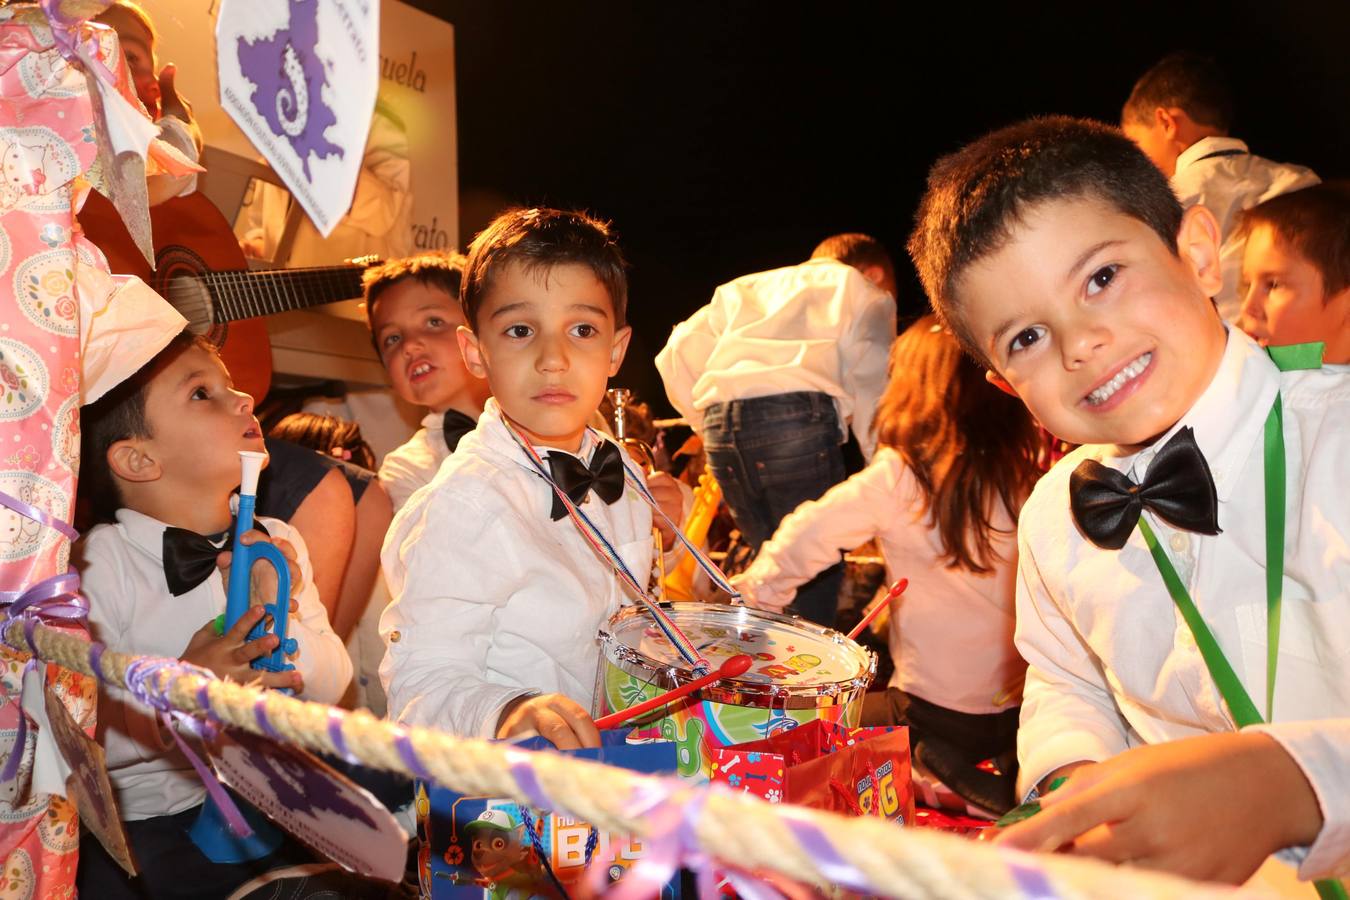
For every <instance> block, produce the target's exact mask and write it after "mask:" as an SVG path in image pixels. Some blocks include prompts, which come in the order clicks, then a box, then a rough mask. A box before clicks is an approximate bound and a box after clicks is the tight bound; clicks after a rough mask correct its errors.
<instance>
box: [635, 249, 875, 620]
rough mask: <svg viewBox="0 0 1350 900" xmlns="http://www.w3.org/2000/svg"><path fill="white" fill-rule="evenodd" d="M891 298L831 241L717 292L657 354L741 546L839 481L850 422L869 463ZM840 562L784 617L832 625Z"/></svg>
mask: <svg viewBox="0 0 1350 900" xmlns="http://www.w3.org/2000/svg"><path fill="white" fill-rule="evenodd" d="M894 298H895V270H894V267H893V265H892V263H891V259H890V255H889V254H888V253H887V252H886V250H885V248H884V247H882V246H881V244H880V243H879V242H878V241H877V240H876V239H874V238H871V237H868V236H867V235H864V234H841V235H835V236H834V237H831V238H827V239H825V240H824V241H822V242H821V244H820V246H818V247H817V248H816V250H815V252H813V253H812V258H811V259H810V260H809V261H808V262H805V263H802V264H801V265H797V266H788V267H786V268H782V269H774V270H773V271H770V272H758V273H755V274H753V275H744V276H742V277H740V278H737V279H736V280H735V281H732V282H730V283H728V284H724V285H722V286H721V287H719V288H718V289H717V290H716V292H714V294H713V297H712V301H711V302H710V303H709V304H708V305H707V306H705V307H703V308H702V309H700V310H699V311H698V312H696V313H694V315H692V316H690V317H689V318H688V319H687V320H685V321H684V322H681V323H680V324H678V325H676V326H675V328H674V329H673V330H672V331H671V334H670V340H669V341H667V342H666V346H665V348H664V349H662V350H661V352H660V353H659V354H658V355H657V357H656V368H657V370H658V371H660V373H661V379H662V381H664V382H665V388H666V395H667V396H668V397H669V398H670V402H671V405H672V406H674V407H675V408H676V409H677V410H679V412H680V415H682V416H684V417H685V419H686V420H687V421H688V422H689V425H690V427H691V428H693V429H694V431H696V432H697V433H698V434H699V436H700V437H701V438H702V439H703V446H704V449H705V450H706V451H707V454H708V466H709V468H710V469H711V470H712V473H713V476H714V477H716V479H717V483H718V484H719V485H720V486H721V488H722V495H723V497H724V498H725V500H726V503H727V506H728V507H729V508H730V509H731V513H732V515H733V516H734V517H735V519H736V526H737V527H738V528H739V529H740V531H741V534H742V536H743V537H744V538H745V540H746V543H748V544H749V545H750V547H751V549H754V550H758V549H759V546H760V544H762V543H764V541H766V540H768V539H769V536H770V535H771V534H773V530H774V529H775V528H776V527H777V526H778V523H779V522H780V521H782V518H783V516H785V515H787V514H788V513H790V512H791V511H792V510H794V509H795V508H796V507H797V506H798V504H800V503H802V502H804V501H806V500H814V499H816V498H817V497H819V496H820V495H821V494H823V493H825V491H827V490H829V489H830V488H831V487H833V486H834V485H836V484H838V483H839V482H841V481H843V480H844V478H845V477H846V475H847V472H846V470H845V463H844V451H843V444H844V442H845V441H847V440H848V432H849V428H850V427H852V430H853V434H854V435H855V436H856V437H857V439H858V446H859V447H860V448H861V450H862V453H863V457H864V458H865V459H868V460H870V459H871V458H872V450H873V446H874V439H873V436H872V429H871V427H870V426H871V422H872V413H873V411H874V410H875V409H876V404H877V400H878V399H879V398H880V397H881V392H882V390H883V389H884V388H885V387H886V354H887V352H888V351H889V349H890V346H891V343H892V341H894V340H895V299H894ZM840 562H841V561H840V560H835V563H836V564H835V565H834V566H832V567H830V568H829V569H828V570H826V571H825V572H823V573H822V574H820V575H818V576H817V577H816V579H814V580H813V581H812V582H811V583H810V584H809V585H804V586H803V588H802V589H801V590H800V591H798V592H797V596H796V598H795V601H794V606H793V612H795V613H797V614H799V615H801V616H803V617H804V618H808V619H811V620H812V621H814V622H819V623H820V624H822V625H833V624H834V615H835V610H836V607H837V605H838V596H839V586H840V584H841V583H842V581H843V566H842V565H840Z"/></svg>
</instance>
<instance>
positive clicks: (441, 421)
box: [422, 412, 445, 431]
mask: <svg viewBox="0 0 1350 900" xmlns="http://www.w3.org/2000/svg"><path fill="white" fill-rule="evenodd" d="M422 427H423V428H425V429H426V430H427V431H440V430H441V429H442V428H444V427H445V413H438V412H429V413H427V414H426V415H425V416H423V417H422Z"/></svg>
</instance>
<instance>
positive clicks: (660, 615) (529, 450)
mask: <svg viewBox="0 0 1350 900" xmlns="http://www.w3.org/2000/svg"><path fill="white" fill-rule="evenodd" d="M502 424H503V425H505V426H506V430H507V433H509V434H510V435H511V438H512V439H513V440H514V441H515V442H516V444H517V445H519V446H520V449H521V451H522V452H524V454H525V456H526V458H528V459H529V460H530V462H531V464H533V466H534V472H535V474H536V475H538V476H539V477H540V478H542V479H543V480H544V482H545V483H546V484H548V485H549V487H550V488H552V489H553V492H554V494H555V496H557V498H558V500H559V501H560V502H561V503H562V505H563V507H564V508H565V509H566V510H567V514H568V516H569V517H570V518H571V520H572V523H573V524H574V525H576V527H577V530H578V531H580V532H581V535H582V537H584V538H585V539H586V541H587V543H589V544H590V545H591V547H592V548H593V549H594V550H595V552H596V553H597V554H598V555H599V556H600V557H601V558H602V559H604V560H605V561H606V562H608V563H609V565H610V568H612V569H613V570H614V573H615V574H616V575H618V577H619V580H620V581H622V582H623V583H624V584H626V585H628V588H629V590H631V591H632V592H633V594H634V595H635V596H636V597H638V599H639V600H641V602H642V604H643V605H644V606H646V607H647V609H648V610H649V611H650V612H651V614H652V616H653V618H654V619H655V620H656V624H657V625H658V626H659V627H660V629H661V631H662V632H664V633H665V635H666V638H667V639H668V640H669V641H670V642H671V644H672V645H673V646H674V647H675V649H676V650H677V651H679V654H680V656H682V657H683V658H684V660H685V661H686V662H687V663H689V665H690V666H691V667H693V670H694V672H695V673H697V674H699V675H706V674H707V673H708V672H710V671H711V666H710V665H709V664H708V661H707V659H705V658H704V656H703V654H702V653H701V652H700V651H699V648H698V647H696V646H695V645H694V642H693V641H691V640H689V637H688V636H687V635H686V634H685V633H684V632H683V631H681V630H680V628H679V626H678V625H676V624H675V621H674V620H673V619H671V617H670V616H669V614H668V613H667V612H666V611H665V610H664V609H662V608H661V604H660V602H659V601H658V600H657V599H656V598H655V597H653V596H652V595H651V594H650V593H648V591H647V589H646V588H645V587H643V586H642V585H641V584H640V583H639V582H638V580H637V579H636V578H635V577H634V576H633V573H632V572H631V571H629V569H628V565H627V564H626V563H625V562H624V561H623V558H622V557H621V556H619V553H618V551H617V550H615V549H614V545H613V544H611V543H610V541H609V539H608V538H606V537H605V535H604V534H603V533H602V532H601V531H600V529H599V528H597V527H596V526H595V523H594V522H592V521H591V520H590V518H589V517H588V516H587V515H586V514H585V513H584V512H582V511H581V510H580V509H578V508H577V505H576V504H575V503H573V502H572V499H571V498H570V497H568V496H567V492H566V491H564V490H563V489H562V488H560V487H558V485H557V484H556V483H555V482H554V481H553V478H552V476H551V475H550V474H549V470H548V466H546V465H545V464H544V460H543V459H542V458H541V457H540V456H539V453H538V452H537V451H536V450H535V449H534V447H532V446H531V445H530V443H529V442H528V441H526V440H525V439H524V438H522V437H521V436H520V434H519V433H518V432H517V431H516V429H515V426H514V425H512V424H511V423H510V422H509V421H508V420H507V419H506V418H505V417H503V418H502ZM587 433H588V434H590V435H591V436H592V437H593V438H594V439H595V440H598V441H599V440H604V438H602V437H600V436H599V435H598V434H596V433H595V432H594V431H593V430H591V429H587ZM622 462H623V471H624V481H625V482H626V483H627V484H628V486H629V487H630V488H631V489H633V490H635V491H637V492H638V496H640V497H642V499H643V500H645V501H646V503H647V505H648V506H650V507H651V508H652V511H653V514H655V515H659V516H661V518H663V519H665V521H666V522H667V523H669V525H670V526H671V528H673V529H674V531H675V535H676V537H677V538H678V539H679V540H680V542H681V543H682V544H683V545H684V546H685V548H686V549H687V550H688V551H689V552H690V554H692V555H693V557H694V559H695V560H697V561H698V563H699V565H700V566H702V568H703V570H704V571H705V572H707V573H708V576H709V577H710V578H711V579H712V581H713V583H714V584H715V585H717V586H718V587H719V588H721V589H722V590H723V591H725V592H726V593H727V594H729V595H730V596H731V599H732V602H734V603H739V602H740V594H739V593H738V592H737V591H736V590H735V589H734V588H732V586H731V583H730V582H728V581H727V578H726V576H725V575H723V574H722V571H721V570H720V569H718V568H717V565H716V564H715V563H714V562H713V561H712V560H710V559H708V557H707V555H706V554H705V553H703V552H702V551H701V550H699V549H698V548H697V547H695V546H694V544H693V543H692V542H690V541H689V539H688V538H686V537H685V536H684V533H683V532H682V531H680V528H679V526H678V525H676V524H675V523H674V522H672V521H671V520H670V517H669V516H667V515H666V514H665V511H664V510H662V509H661V507H660V505H659V504H658V503H657V502H656V498H655V497H653V496H652V494H651V491H650V490H648V489H647V485H646V483H645V482H644V480H643V479H642V478H641V477H639V476H638V475H637V474H636V473H635V472H634V471H633V467H632V465H631V464H630V463H629V462H628V461H627V460H622Z"/></svg>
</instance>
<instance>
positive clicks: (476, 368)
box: [455, 325, 488, 378]
mask: <svg viewBox="0 0 1350 900" xmlns="http://www.w3.org/2000/svg"><path fill="white" fill-rule="evenodd" d="M455 340H457V341H459V354H460V356H463V357H464V368H466V369H468V370H469V374H470V375H472V376H474V377H475V378H487V377H488V372H487V366H485V365H483V348H482V347H480V346H479V345H478V335H476V334H474V333H473V329H471V328H469V326H468V325H461V326H459V327H458V328H456V329H455Z"/></svg>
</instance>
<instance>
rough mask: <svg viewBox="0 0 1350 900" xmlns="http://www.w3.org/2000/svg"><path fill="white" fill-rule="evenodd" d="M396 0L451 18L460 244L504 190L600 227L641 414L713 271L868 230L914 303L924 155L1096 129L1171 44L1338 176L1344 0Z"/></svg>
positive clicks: (1274, 148) (1349, 170)
mask: <svg viewBox="0 0 1350 900" xmlns="http://www.w3.org/2000/svg"><path fill="white" fill-rule="evenodd" d="M413 5H415V6H418V7H420V8H422V9H424V10H426V11H427V12H431V13H433V14H435V15H437V16H439V17H441V18H443V19H445V20H447V21H449V22H451V23H452V24H453V25H454V26H455V29H456V33H455V43H456V47H455V51H456V58H457V63H456V79H457V93H458V103H459V110H458V112H459V121H458V128H459V169H460V190H461V211H460V212H461V215H460V218H461V227H460V234H461V239H462V240H464V241H466V242H467V240H468V239H469V238H470V237H471V236H472V235H473V233H474V232H476V231H477V230H478V229H479V228H481V227H482V226H483V225H484V224H486V221H487V219H488V218H489V217H490V216H491V215H492V214H493V213H494V212H496V211H497V209H499V208H500V207H501V206H503V205H506V204H507V203H525V204H530V205H534V204H548V205H555V206H579V207H584V208H586V209H589V210H591V211H592V212H594V213H596V214H598V215H600V216H602V217H604V218H607V219H611V220H613V222H614V224H615V226H616V228H617V229H618V231H619V234H620V240H621V243H622V245H623V247H624V249H625V252H626V253H627V255H628V258H629V261H630V262H631V264H632V272H631V293H630V298H631V299H630V311H629V318H630V321H631V323H632V324H633V326H634V330H635V337H634V341H633V345H632V347H631V348H630V350H629V355H628V361H627V362H626V363H625V365H624V369H623V371H621V372H620V374H619V376H618V378H616V379H615V381H614V383H615V384H616V385H622V386H627V387H632V388H634V389H636V390H637V391H638V393H639V394H640V395H641V396H642V397H643V398H644V399H647V400H649V401H655V402H654V403H653V405H654V406H656V407H658V408H659V409H660V410H661V411H668V409H669V407H668V406H667V404H666V401H665V398H664V394H663V392H662V390H661V387H660V381H659V379H658V377H657V375H656V371H655V369H654V368H653V367H652V365H651V359H652V357H653V356H654V355H655V353H656V352H657V350H659V349H660V347H661V346H662V345H663V344H664V342H665V339H666V337H667V335H668V334H669V332H670V328H671V326H672V325H673V324H674V323H676V322H678V321H680V320H681V319H683V318H685V317H686V316H688V315H689V314H690V313H692V312H693V311H694V310H695V309H697V308H698V307H699V306H701V305H702V304H704V303H705V302H707V299H708V298H709V297H710V296H711V293H712V291H713V289H714V288H715V287H716V286H717V285H718V284H720V283H722V282H724V281H728V280H730V279H732V278H734V277H736V276H738V275H742V274H745V273H748V272H754V271H759V270H762V269H768V268H773V267H776V266H780V265H788V264H790V263H793V262H797V261H800V260H802V259H805V258H806V256H807V255H808V254H809V252H810V250H811V248H812V247H813V246H814V245H815V244H816V242H817V241H819V239H820V238H822V237H824V236H826V235H829V234H833V233H835V232H840V231H865V232H868V233H871V234H873V235H875V236H877V237H878V238H880V239H881V240H883V241H884V242H885V243H886V245H887V246H888V247H889V248H890V250H891V252H892V254H893V255H894V256H895V258H896V261H897V266H898V268H899V271H900V276H901V277H900V281H901V284H900V293H901V297H900V309H901V314H902V317H904V316H912V315H915V314H917V313H918V312H921V311H922V310H923V309H924V308H925V307H926V301H925V300H924V299H923V297H922V295H921V294H920V292H919V287H918V282H917V280H916V279H914V277H913V274H912V269H911V267H910V265H909V261H908V258H907V257H906V256H905V254H904V242H905V239H906V236H907V234H908V231H909V226H910V222H911V218H912V216H913V211H914V207H915V206H916V204H917V201H918V198H919V195H920V193H921V191H922V187H923V180H924V177H925V173H926V171H927V168H928V166H929V165H930V164H931V163H932V162H933V160H934V159H936V158H937V157H938V156H939V155H941V154H943V153H947V152H950V151H952V150H954V149H956V148H957V147H959V146H960V145H961V144H963V143H964V142H966V141H968V140H970V139H972V138H974V137H976V136H978V135H979V134H981V133H983V132H985V131H987V130H989V129H990V128H993V127H996V126H999V125H1002V124H1006V123H1008V122H1012V121H1015V120H1017V119H1020V118H1023V117H1026V116H1029V115H1034V114H1042V113H1069V114H1074V115H1082V116H1089V117H1093V118H1100V119H1105V120H1107V121H1111V122H1115V121H1116V120H1117V119H1118V117H1119V111H1120V106H1121V104H1122V103H1123V102H1124V100H1125V97H1126V96H1127V95H1128V93H1129V89H1130V86H1131V85H1132V83H1133V82H1134V79H1135V78H1136V77H1138V75H1139V74H1140V73H1141V72H1142V71H1143V70H1144V69H1145V68H1147V67H1148V66H1149V65H1150V64H1151V63H1152V62H1154V61H1155V60H1156V59H1157V58H1159V57H1160V56H1162V55H1163V54H1165V53H1167V52H1169V51H1171V50H1176V49H1194V50H1200V51H1203V52H1206V53H1210V54H1212V55H1213V56H1215V57H1216V58H1217V59H1218V60H1219V62H1220V63H1221V64H1222V65H1223V66H1224V68H1225V69H1226V70H1227V72H1228V73H1229V76H1230V79H1231V80H1232V82H1233V87H1234V91H1235V94H1236V95H1237V98H1238V118H1237V122H1236V125H1235V127H1234V134H1235V135H1236V136H1238V137H1241V138H1243V139H1244V140H1246V141H1247V143H1248V144H1249V145H1250V146H1251V148H1252V150H1253V152H1256V153H1259V154H1261V155H1263V156H1269V157H1271V158H1274V159H1280V160H1287V161H1291V162H1298V163H1302V164H1305V165H1309V166H1311V167H1313V168H1314V169H1315V170H1317V171H1318V173H1319V174H1321V175H1322V176H1323V177H1324V178H1327V177H1347V176H1350V46H1348V44H1350V4H1346V3H1344V2H1341V0H1334V2H1324V3H1312V2H1293V3H1282V4H1281V3H1274V2H1268V3H1252V2H1230V3H1196V4H1187V3H1169V4H1162V3H1151V2H1149V3H1125V2H1117V3H1112V4H1100V3H1099V4H1089V3H1082V2H1080V3H1073V4H1069V3H1046V4H1036V5H1035V6H1034V8H1023V9H1015V8H1009V7H1007V6H1003V7H1000V8H985V7H984V6H983V5H978V4H969V3H961V4H955V3H953V4H945V5H934V6H932V7H927V8H925V7H922V6H920V5H917V4H903V5H902V4H898V3H896V4H865V3H841V2H835V3H831V4H823V3H821V4H806V3H782V2H779V3H768V2H730V0H727V2H722V3H713V2H698V3H682V4H657V3H650V2H642V0H637V2H629V3H619V2H604V3H600V2H596V3H581V2H575V3H556V2H555V3H545V2H482V0H416V2H414V4H413ZM1020 5H1021V6H1025V7H1032V6H1033V5H1032V4H1020Z"/></svg>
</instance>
